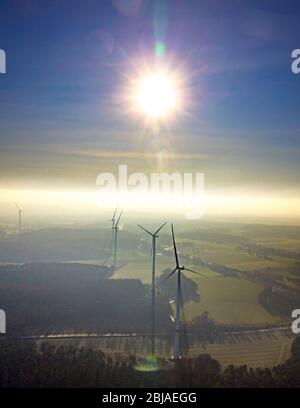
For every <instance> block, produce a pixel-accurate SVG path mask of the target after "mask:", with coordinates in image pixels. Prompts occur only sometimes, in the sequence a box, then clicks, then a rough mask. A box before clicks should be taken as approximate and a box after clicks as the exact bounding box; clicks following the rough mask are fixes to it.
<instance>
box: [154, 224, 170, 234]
mask: <svg viewBox="0 0 300 408" xmlns="http://www.w3.org/2000/svg"><path fill="white" fill-rule="evenodd" d="M166 224H168V223H167V222H165V223H164V224H163V225H161V226H160V227H159V228H158V230H157V231H155V233H154V235H156V234H158V233H159V231H160V230H161V229H162V228H163V227H164V226H165V225H166Z"/></svg>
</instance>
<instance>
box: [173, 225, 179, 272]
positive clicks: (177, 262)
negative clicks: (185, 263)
mask: <svg viewBox="0 0 300 408" xmlns="http://www.w3.org/2000/svg"><path fill="white" fill-rule="evenodd" d="M172 238H173V248H174V254H175V259H176V268H178V267H179V260H178V254H177V248H176V242H175V236H174V227H173V224H172Z"/></svg>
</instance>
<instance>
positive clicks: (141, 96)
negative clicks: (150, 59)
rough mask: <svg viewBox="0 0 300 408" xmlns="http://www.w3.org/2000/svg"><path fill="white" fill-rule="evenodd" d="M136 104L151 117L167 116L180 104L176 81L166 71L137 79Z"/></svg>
mask: <svg viewBox="0 0 300 408" xmlns="http://www.w3.org/2000/svg"><path fill="white" fill-rule="evenodd" d="M136 104H137V108H138V110H139V111H140V112H141V113H144V114H145V115H146V116H147V117H148V118H150V119H159V118H166V117H168V116H169V115H170V114H171V113H172V112H174V111H175V109H176V107H177V105H178V93H177V89H176V83H175V81H174V80H173V79H172V78H171V77H170V76H168V75H167V73H165V72H162V71H161V72H160V71H158V72H154V73H149V74H146V75H145V76H142V77H141V78H140V79H139V80H138V81H137V89H136Z"/></svg>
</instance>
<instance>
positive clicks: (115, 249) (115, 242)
mask: <svg viewBox="0 0 300 408" xmlns="http://www.w3.org/2000/svg"><path fill="white" fill-rule="evenodd" d="M115 213H116V211H115ZM122 214H123V211H121V213H120V215H119V217H118V219H117V222H115V220H114V221H113V231H114V233H113V235H114V263H113V268H114V271H115V270H116V269H117V239H118V231H119V222H120V219H121V216H122ZM114 217H115V214H114ZM114 217H113V219H114Z"/></svg>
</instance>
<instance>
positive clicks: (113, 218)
mask: <svg viewBox="0 0 300 408" xmlns="http://www.w3.org/2000/svg"><path fill="white" fill-rule="evenodd" d="M117 211H118V207H116V209H115V212H114V215H113V217H112V219H111V220H110V221H114V220H115V217H116V214H117Z"/></svg>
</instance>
